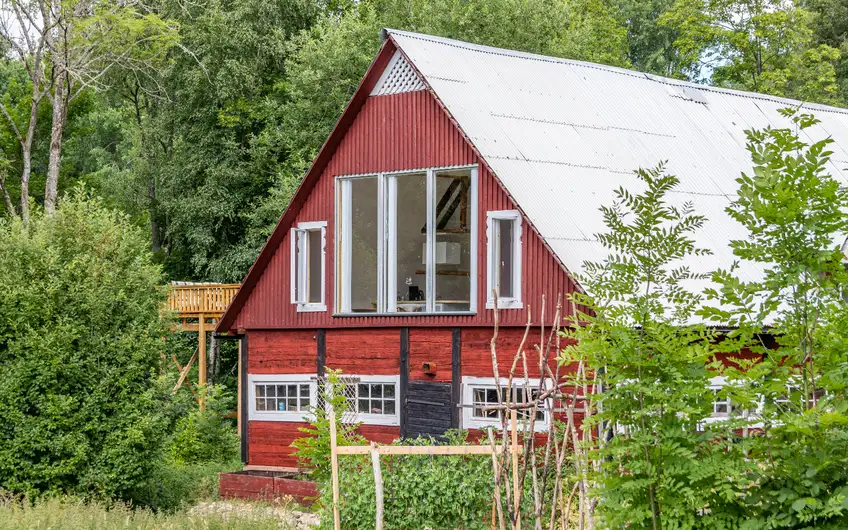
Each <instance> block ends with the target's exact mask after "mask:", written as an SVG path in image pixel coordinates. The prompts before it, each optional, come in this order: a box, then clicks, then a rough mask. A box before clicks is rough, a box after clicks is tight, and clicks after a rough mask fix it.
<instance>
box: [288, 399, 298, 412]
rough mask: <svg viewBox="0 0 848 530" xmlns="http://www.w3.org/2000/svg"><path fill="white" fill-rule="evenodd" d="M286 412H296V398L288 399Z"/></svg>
mask: <svg viewBox="0 0 848 530" xmlns="http://www.w3.org/2000/svg"><path fill="white" fill-rule="evenodd" d="M288 410H297V398H296V397H290V398H289V399H288Z"/></svg>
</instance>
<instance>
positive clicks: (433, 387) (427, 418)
mask: <svg viewBox="0 0 848 530" xmlns="http://www.w3.org/2000/svg"><path fill="white" fill-rule="evenodd" d="M452 406H453V402H452V399H451V384H450V383H430V382H428V381H410V382H409V387H408V389H407V393H406V404H405V407H404V414H403V415H402V421H403V422H404V423H405V425H404V427H405V428H404V429H403V432H404V434H405V436H407V437H408V438H416V437H418V436H433V437H439V436H441V435H442V434H444V433H445V431H447V430H448V429H450V428H451V408H452Z"/></svg>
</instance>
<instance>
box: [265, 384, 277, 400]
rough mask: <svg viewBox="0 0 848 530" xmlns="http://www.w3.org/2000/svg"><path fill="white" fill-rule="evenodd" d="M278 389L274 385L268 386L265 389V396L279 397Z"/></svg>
mask: <svg viewBox="0 0 848 530" xmlns="http://www.w3.org/2000/svg"><path fill="white" fill-rule="evenodd" d="M276 388H277V387H275V386H274V385H268V386H267V387H265V395H266V396H268V397H274V396H276V395H277V393H276Z"/></svg>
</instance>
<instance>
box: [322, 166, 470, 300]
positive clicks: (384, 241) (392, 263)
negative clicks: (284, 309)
mask: <svg viewBox="0 0 848 530" xmlns="http://www.w3.org/2000/svg"><path fill="white" fill-rule="evenodd" d="M477 175H478V171H477V166H476V165H475V166H452V167H438V168H424V169H415V170H405V171H396V172H386V173H376V174H367V175H346V176H338V177H336V197H337V202H336V219H337V227H336V229H337V231H336V233H337V234H338V237H336V245H337V246H336V255H337V256H338V257H337V261H336V311H337V313H338V314H341V315H352V314H355V315H359V316H361V315H363V314H369V313H370V314H397V313H408V314H432V313H455V314H473V313H475V312H476V310H477V281H476V279H477Z"/></svg>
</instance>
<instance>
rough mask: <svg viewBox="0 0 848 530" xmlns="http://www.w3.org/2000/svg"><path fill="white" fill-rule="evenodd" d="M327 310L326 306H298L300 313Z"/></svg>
mask: <svg viewBox="0 0 848 530" xmlns="http://www.w3.org/2000/svg"><path fill="white" fill-rule="evenodd" d="M326 310H327V305H326V304H298V305H297V312H298V313H318V312H322V311H326Z"/></svg>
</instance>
